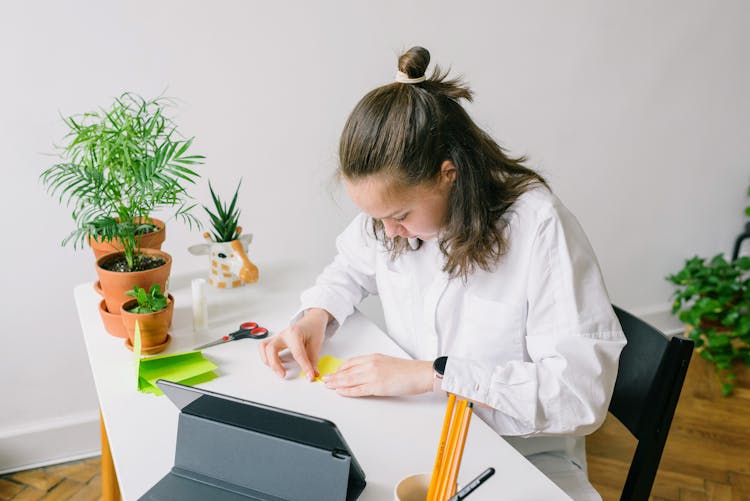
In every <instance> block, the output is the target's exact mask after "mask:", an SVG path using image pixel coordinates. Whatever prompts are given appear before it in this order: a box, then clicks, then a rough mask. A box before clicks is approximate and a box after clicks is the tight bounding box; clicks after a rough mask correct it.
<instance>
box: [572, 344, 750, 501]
mask: <svg viewBox="0 0 750 501" xmlns="http://www.w3.org/2000/svg"><path fill="white" fill-rule="evenodd" d="M737 376H738V379H737V388H736V389H735V391H734V394H733V396H731V397H728V398H724V397H722V396H721V391H720V385H719V382H718V379H717V378H716V375H715V374H714V369H713V366H711V365H709V364H708V363H706V362H705V361H704V360H703V359H702V358H701V357H700V356H698V354H697V353H694V354H693V358H692V359H691V361H690V367H689V369H688V373H687V377H686V378H685V384H684V386H683V388H682V394H681V396H680V401H679V403H678V404H677V410H676V412H675V417H674V420H673V421H672V427H671V429H670V431H669V436H668V437H667V444H666V447H665V448H664V454H663V455H662V459H661V463H660V465H659V472H658V473H657V475H656V481H655V482H654V487H653V489H652V491H651V499H653V500H656V501H661V500H664V501H667V500H669V501H693V500H702V501H703V500H709V501H710V500H717V501H725V500H726V501H750V370H748V368H747V367H745V366H744V365H738V366H737ZM635 445H636V441H635V439H634V438H633V437H632V436H631V435H630V433H629V432H628V431H627V429H626V428H625V427H624V426H623V425H622V424H620V422H619V421H618V420H617V419H616V418H615V417H614V416H612V415H609V416H607V420H606V421H605V423H604V425H603V426H602V427H601V428H600V429H599V430H597V431H596V432H595V433H594V434H593V435H591V436H589V437H588V438H587V439H586V450H587V452H588V464H589V478H590V479H591V483H592V484H593V485H594V487H596V489H597V490H598V491H599V493H601V495H602V497H603V498H604V501H610V500H612V501H616V500H619V499H620V492H621V490H622V486H623V484H624V483H625V477H626V476H627V472H628V468H629V467H630V460H631V458H632V456H633V451H635Z"/></svg>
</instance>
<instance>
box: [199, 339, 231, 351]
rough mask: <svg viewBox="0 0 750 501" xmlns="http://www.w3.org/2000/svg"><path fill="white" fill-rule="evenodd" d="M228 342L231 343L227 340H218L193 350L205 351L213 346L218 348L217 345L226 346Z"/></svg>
mask: <svg viewBox="0 0 750 501" xmlns="http://www.w3.org/2000/svg"><path fill="white" fill-rule="evenodd" d="M227 342H229V340H227V339H217V340H216V341H211V342H210V343H206V344H202V345H200V346H198V347H197V348H193V351H198V350H203V349H205V348H210V347H211V346H216V345H217V344H224V343H227Z"/></svg>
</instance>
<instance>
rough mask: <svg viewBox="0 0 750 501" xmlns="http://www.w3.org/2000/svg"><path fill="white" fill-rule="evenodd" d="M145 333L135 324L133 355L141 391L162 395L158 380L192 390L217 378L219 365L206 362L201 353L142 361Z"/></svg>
mask: <svg viewBox="0 0 750 501" xmlns="http://www.w3.org/2000/svg"><path fill="white" fill-rule="evenodd" d="M140 352H141V332H140V328H139V326H138V322H136V324H135V333H134V337H133V353H134V354H135V367H136V370H135V372H136V376H137V386H136V387H137V388H138V391H141V392H143V393H152V394H154V395H162V394H163V393H162V391H161V389H159V387H158V386H156V381H157V380H158V379H167V380H169V381H174V382H176V383H180V384H184V385H187V386H192V385H196V384H200V383H205V382H206V381H210V380H212V379H213V378H215V377H216V373H215V372H213V371H214V370H216V369H217V367H216V364H214V363H213V362H211V361H210V360H207V359H205V358H203V354H202V353H201V352H200V351H187V352H184V353H170V354H167V355H157V356H155V357H146V358H142V357H141V356H140Z"/></svg>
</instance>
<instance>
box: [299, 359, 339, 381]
mask: <svg viewBox="0 0 750 501" xmlns="http://www.w3.org/2000/svg"><path fill="white" fill-rule="evenodd" d="M343 363H344V361H343V360H341V359H339V358H336V357H332V356H331V355H323V356H322V357H320V359H318V372H319V373H320V376H318V377H316V378H315V379H314V380H313V381H318V382H323V379H321V378H322V377H323V376H326V375H328V374H333V373H334V372H336V371H337V370H339V367H341V364H343ZM300 376H301V377H303V378H307V375H306V374H305V373H304V372H303V373H302V374H300Z"/></svg>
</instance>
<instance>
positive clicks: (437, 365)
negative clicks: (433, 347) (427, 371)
mask: <svg viewBox="0 0 750 501" xmlns="http://www.w3.org/2000/svg"><path fill="white" fill-rule="evenodd" d="M447 363H448V357H437V358H436V359H435V361H434V362H432V370H433V371H435V375H436V376H437V377H439V378H442V377H443V375H444V374H445V365H446V364H447Z"/></svg>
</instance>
